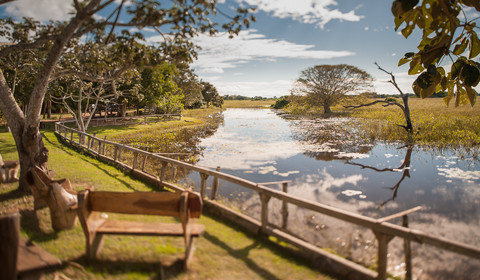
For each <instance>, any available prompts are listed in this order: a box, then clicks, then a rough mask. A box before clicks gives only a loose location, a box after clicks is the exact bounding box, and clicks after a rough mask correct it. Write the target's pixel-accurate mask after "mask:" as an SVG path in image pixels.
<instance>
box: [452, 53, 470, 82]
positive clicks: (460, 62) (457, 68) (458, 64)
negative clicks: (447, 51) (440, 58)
mask: <svg viewBox="0 0 480 280" xmlns="http://www.w3.org/2000/svg"><path fill="white" fill-rule="evenodd" d="M465 64H466V62H465V57H463V56H462V57H459V58H458V59H457V61H455V63H453V65H452V69H451V70H450V73H451V74H452V80H455V79H456V78H457V77H458V75H459V74H460V72H461V71H462V68H463V66H464V65H465Z"/></svg>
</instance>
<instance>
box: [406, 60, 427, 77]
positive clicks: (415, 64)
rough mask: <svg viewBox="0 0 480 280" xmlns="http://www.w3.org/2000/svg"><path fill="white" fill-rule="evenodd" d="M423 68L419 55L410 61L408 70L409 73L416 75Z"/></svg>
mask: <svg viewBox="0 0 480 280" xmlns="http://www.w3.org/2000/svg"><path fill="white" fill-rule="evenodd" d="M424 69H425V68H423V66H422V64H421V63H420V57H415V58H414V59H412V61H411V62H410V69H409V70H408V74H409V75H416V74H419V73H421V72H422V71H423V70H424Z"/></svg>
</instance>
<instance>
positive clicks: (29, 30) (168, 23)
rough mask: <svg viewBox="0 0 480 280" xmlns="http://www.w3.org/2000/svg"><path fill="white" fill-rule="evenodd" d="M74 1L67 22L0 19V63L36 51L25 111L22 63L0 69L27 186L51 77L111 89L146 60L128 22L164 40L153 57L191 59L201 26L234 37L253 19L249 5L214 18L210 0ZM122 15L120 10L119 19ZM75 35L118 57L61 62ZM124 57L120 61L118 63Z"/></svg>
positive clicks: (0, 105) (0, 100)
mask: <svg viewBox="0 0 480 280" xmlns="http://www.w3.org/2000/svg"><path fill="white" fill-rule="evenodd" d="M12 1H14V0H12ZM8 2H11V1H1V2H0V5H2V4H5V3H8ZM72 7H73V12H72V17H71V18H70V20H68V21H66V22H49V23H40V22H36V21H34V20H32V19H23V21H18V20H14V19H10V18H2V19H0V36H2V37H3V38H5V39H6V40H7V41H8V43H6V44H3V45H2V46H0V60H1V61H2V63H3V62H4V61H7V60H6V58H9V57H12V58H14V59H12V60H10V61H12V62H13V63H11V64H10V66H12V65H13V66H15V65H22V64H20V63H19V64H15V61H16V60H15V55H20V54H22V56H23V55H25V54H27V53H34V54H36V55H37V56H38V57H40V59H38V60H37V62H38V68H35V71H32V72H30V73H28V75H30V78H31V79H32V81H31V82H29V84H30V85H31V88H28V89H25V90H26V91H28V92H26V95H28V98H26V101H25V103H27V105H28V109H26V110H22V109H21V108H20V106H19V105H20V104H19V103H18V102H17V100H16V99H15V96H14V95H13V89H14V86H13V85H15V79H14V76H15V75H16V74H15V73H16V72H18V71H22V72H23V69H21V68H19V67H10V69H13V72H10V73H7V72H8V71H9V70H8V69H7V67H6V66H5V64H3V65H2V68H1V69H0V110H1V111H2V113H3V115H4V116H5V118H6V120H7V123H8V126H9V127H10V129H11V131H12V134H13V137H14V139H15V143H16V146H17V151H18V154H19V160H20V164H21V174H20V189H21V190H26V189H27V187H26V185H25V181H24V178H25V175H26V173H27V172H28V171H29V169H30V168H31V167H32V166H34V165H38V164H40V162H39V158H40V157H39V156H40V155H41V153H42V150H44V145H43V141H42V137H41V135H40V133H39V130H38V128H39V124H40V113H41V108H42V103H43V100H44V98H45V95H46V93H47V89H48V88H49V84H50V83H51V82H52V80H54V79H57V78H61V77H65V76H67V75H75V76H77V77H80V78H81V79H84V80H85V79H86V80H90V81H91V82H98V83H102V82H103V83H107V82H109V83H110V85H111V90H113V91H115V90H116V84H115V82H114V81H115V80H116V78H117V77H119V76H121V74H122V73H124V72H125V71H128V70H129V69H132V68H133V67H139V66H142V64H144V63H149V62H151V61H145V59H146V57H147V56H145V53H146V51H148V49H149V48H148V47H143V46H145V44H144V43H142V37H141V35H139V33H133V34H131V33H129V32H126V31H125V30H127V29H129V28H132V27H133V28H137V29H139V30H140V29H143V28H146V27H150V28H153V29H154V30H155V31H157V32H158V33H159V34H160V35H161V37H162V38H163V42H160V43H159V48H160V49H161V51H159V52H157V54H160V57H159V58H161V59H164V60H168V61H191V60H192V59H193V58H194V57H195V56H196V47H195V46H194V44H193V43H192V42H191V40H190V39H191V38H192V37H194V36H196V35H197V34H199V33H207V34H210V35H215V34H217V33H219V32H221V31H223V32H226V33H227V34H228V35H229V36H231V37H232V36H235V35H236V34H238V33H239V32H240V30H241V29H242V28H244V27H248V26H249V24H250V22H251V21H254V20H255V18H254V17H253V15H252V14H251V13H250V12H251V11H252V10H251V9H250V8H238V9H237V10H236V12H235V14H234V16H232V17H218V16H216V14H217V3H216V1H205V0H189V1H184V0H170V1H163V0H149V1H140V0H135V1H127V0H83V1H81V0H72ZM121 15H122V16H125V17H123V18H121ZM79 42H80V44H86V45H88V44H89V43H92V45H91V46H92V49H91V51H92V53H94V51H95V49H93V48H97V47H98V48H101V46H102V45H103V47H105V48H109V47H113V48H116V50H117V53H118V54H120V55H121V57H117V58H113V60H111V58H112V57H109V58H105V59H107V60H104V59H103V58H102V57H101V55H102V52H97V53H96V55H98V56H96V58H93V59H92V60H91V62H89V63H87V64H88V65H89V68H90V69H92V68H95V67H97V66H98V67H99V68H97V70H95V71H93V73H92V72H88V71H86V70H85V69H82V65H81V64H78V65H76V66H78V67H69V68H68V69H66V68H63V67H62V63H64V62H66V61H67V60H68V59H71V61H70V62H72V63H70V65H69V66H72V65H75V64H74V58H73V57H71V58H69V57H68V52H69V51H71V50H72V49H74V48H75V45H76V44H77V43H79ZM142 45H143V46H142ZM148 57H149V58H151V57H152V56H148ZM20 59H25V58H23V57H20ZM86 59H87V58H86ZM17 61H18V60H17ZM22 61H24V60H22ZM122 62H125V63H124V64H123V65H121V63H122ZM87 64H85V65H87ZM85 65H83V66H85ZM102 67H105V68H102ZM26 71H28V69H26ZM9 75H10V78H9V81H7V78H8V77H9ZM12 81H13V82H12Z"/></svg>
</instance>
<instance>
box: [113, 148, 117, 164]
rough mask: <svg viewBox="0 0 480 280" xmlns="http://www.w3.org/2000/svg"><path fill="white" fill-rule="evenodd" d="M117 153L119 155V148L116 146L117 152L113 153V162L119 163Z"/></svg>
mask: <svg viewBox="0 0 480 280" xmlns="http://www.w3.org/2000/svg"><path fill="white" fill-rule="evenodd" d="M117 153H118V146H117V145H115V150H114V152H113V160H114V161H117Z"/></svg>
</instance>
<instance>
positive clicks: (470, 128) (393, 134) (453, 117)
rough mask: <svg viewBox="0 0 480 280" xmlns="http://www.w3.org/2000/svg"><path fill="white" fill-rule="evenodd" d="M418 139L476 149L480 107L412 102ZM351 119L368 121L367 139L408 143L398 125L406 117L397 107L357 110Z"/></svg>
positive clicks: (479, 135)
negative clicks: (405, 141) (404, 141)
mask: <svg viewBox="0 0 480 280" xmlns="http://www.w3.org/2000/svg"><path fill="white" fill-rule="evenodd" d="M409 105H410V111H411V118H412V122H413V126H414V131H415V135H414V136H413V141H414V142H415V143H417V144H420V145H432V146H439V147H442V146H456V147H475V146H478V145H479V144H480V107H479V105H476V106H474V107H472V106H470V105H460V106H459V107H454V106H449V107H447V106H446V105H445V104H444V103H443V100H442V99H439V98H430V99H419V98H410V99H409ZM352 117H357V118H360V119H364V120H368V121H367V122H364V123H363V125H362V128H363V130H364V131H365V133H366V135H367V136H368V137H370V138H373V139H381V140H389V141H395V140H406V139H407V134H406V133H405V131H404V129H403V128H401V127H399V126H398V124H400V125H404V124H405V121H404V117H403V113H402V112H401V110H400V108H398V107H396V106H390V107H382V106H381V105H375V106H371V107H366V108H360V109H356V110H354V111H353V112H352Z"/></svg>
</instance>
